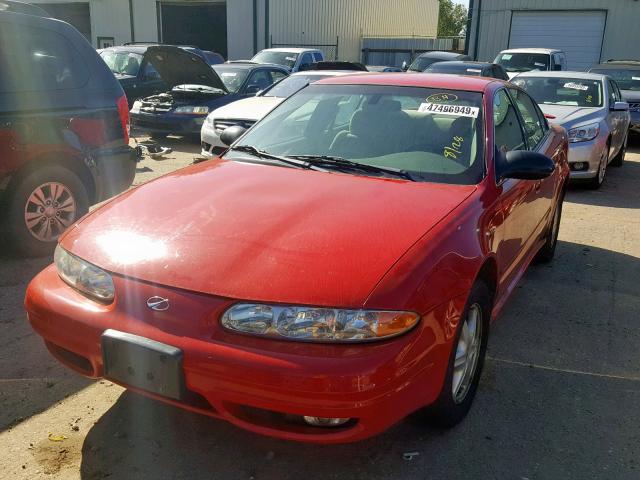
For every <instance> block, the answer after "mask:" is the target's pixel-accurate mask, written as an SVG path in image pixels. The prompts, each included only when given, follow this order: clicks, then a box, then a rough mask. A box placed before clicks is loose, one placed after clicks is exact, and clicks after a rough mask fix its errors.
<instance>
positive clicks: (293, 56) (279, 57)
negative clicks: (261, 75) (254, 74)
mask: <svg viewBox="0 0 640 480" xmlns="http://www.w3.org/2000/svg"><path fill="white" fill-rule="evenodd" d="M297 59H298V54H297V53H293V52H274V51H269V50H263V51H262V52H259V53H258V54H257V55H256V56H255V57H253V58H252V59H251V61H252V62H257V63H273V64H275V65H284V66H285V67H288V68H293V66H294V65H295V64H296V60H297Z"/></svg>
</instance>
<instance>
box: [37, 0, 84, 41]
mask: <svg viewBox="0 0 640 480" xmlns="http://www.w3.org/2000/svg"><path fill="white" fill-rule="evenodd" d="M36 5H38V6H39V7H42V8H43V9H44V10H46V11H47V12H48V13H49V15H51V16H52V17H53V18H57V19H58V20H62V21H64V22H67V23H70V24H71V25H73V26H74V27H76V28H77V29H78V31H80V33H82V34H83V35H84V36H85V37H87V40H89V42H91V15H90V13H89V2H86V3H76V2H73V3H71V2H68V3H36Z"/></svg>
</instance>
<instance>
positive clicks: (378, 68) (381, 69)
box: [367, 65, 402, 73]
mask: <svg viewBox="0 0 640 480" xmlns="http://www.w3.org/2000/svg"><path fill="white" fill-rule="evenodd" d="M367 70H368V71H370V72H376V73H393V72H402V68H400V67H390V66H386V65H367Z"/></svg>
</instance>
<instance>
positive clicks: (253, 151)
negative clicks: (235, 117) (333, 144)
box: [229, 145, 319, 170]
mask: <svg viewBox="0 0 640 480" xmlns="http://www.w3.org/2000/svg"><path fill="white" fill-rule="evenodd" d="M232 150H233V151H238V152H244V153H248V154H250V155H253V156H254V157H258V158H263V159H266V160H275V161H277V162H282V163H284V164H286V165H290V166H292V167H296V168H304V169H306V170H319V169H317V168H314V166H313V165H311V163H309V162H305V161H302V160H295V159H291V158H286V157H280V156H278V155H274V154H272V153H269V152H265V151H264V150H258V149H257V148H256V147H254V146H253V145H238V146H236V147H231V148H230V149H229V151H232Z"/></svg>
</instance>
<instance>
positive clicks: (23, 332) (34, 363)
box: [0, 257, 89, 430]
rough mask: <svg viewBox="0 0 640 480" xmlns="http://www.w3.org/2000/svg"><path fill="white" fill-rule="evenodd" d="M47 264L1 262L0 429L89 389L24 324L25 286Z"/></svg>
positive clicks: (41, 260) (43, 260) (48, 260)
mask: <svg viewBox="0 0 640 480" xmlns="http://www.w3.org/2000/svg"><path fill="white" fill-rule="evenodd" d="M49 263H51V258H37V259H25V258H18V257H15V258H14V257H0V405H2V409H0V430H4V429H6V428H7V427H9V426H11V425H13V424H15V423H17V422H20V421H22V420H24V419H26V418H28V417H30V416H32V415H35V414H37V413H40V412H42V411H44V410H46V409H47V408H49V407H50V406H51V405H54V404H55V403H57V402H59V401H60V400H62V399H63V398H65V397H67V396H69V395H71V394H73V393H75V392H77V391H78V390H81V389H82V388H84V387H86V386H87V385H88V384H89V381H88V380H86V379H84V378H81V377H79V376H78V375H76V374H74V373H72V372H70V371H69V370H68V369H66V368H64V367H63V366H61V365H60V364H59V363H58V362H56V361H55V360H54V359H53V357H51V355H50V354H49V352H48V351H47V349H46V348H45V346H44V344H43V343H42V340H41V338H40V337H39V336H38V335H36V334H35V333H34V332H33V330H32V329H31V326H30V325H29V322H28V321H27V315H26V313H25V311H24V308H23V302H24V292H25V290H26V287H27V284H28V283H29V281H30V280H31V278H33V277H34V276H35V275H36V274H37V273H38V272H39V271H40V270H42V269H43V268H44V267H45V266H46V265H48V264H49Z"/></svg>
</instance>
